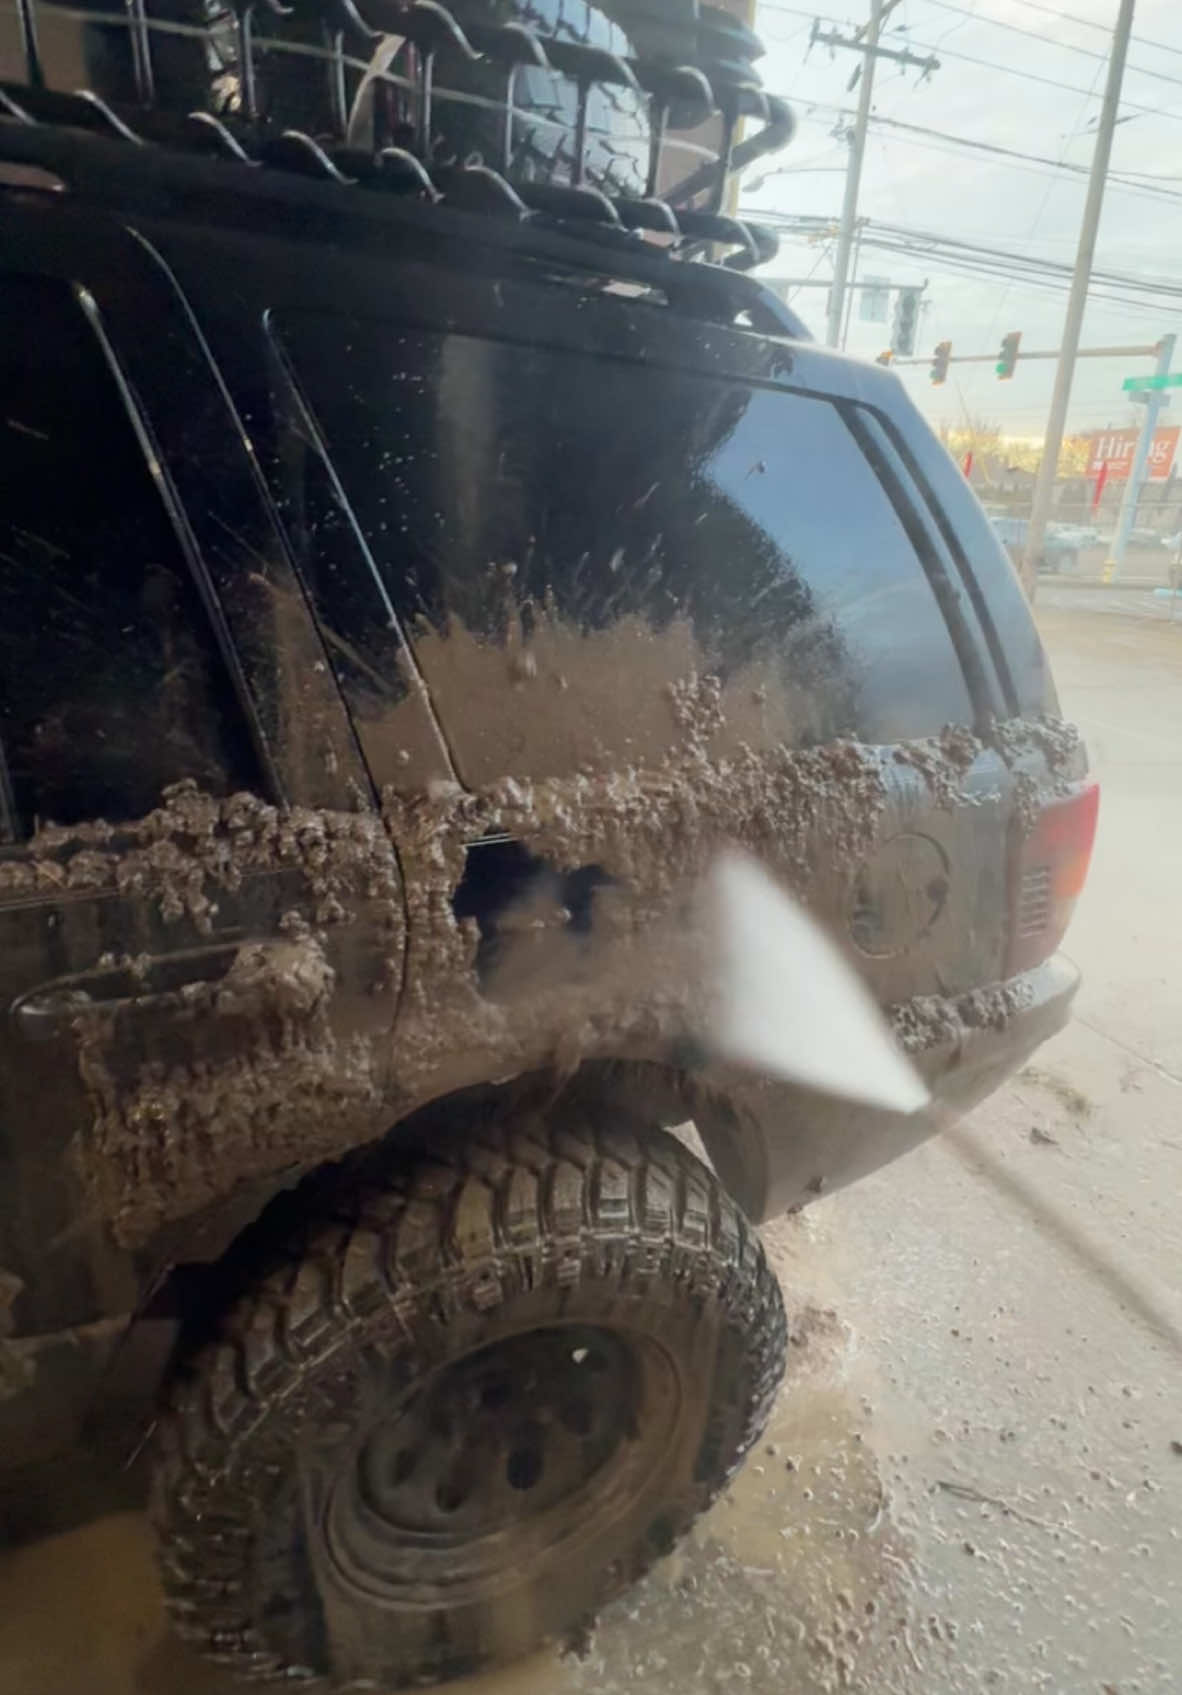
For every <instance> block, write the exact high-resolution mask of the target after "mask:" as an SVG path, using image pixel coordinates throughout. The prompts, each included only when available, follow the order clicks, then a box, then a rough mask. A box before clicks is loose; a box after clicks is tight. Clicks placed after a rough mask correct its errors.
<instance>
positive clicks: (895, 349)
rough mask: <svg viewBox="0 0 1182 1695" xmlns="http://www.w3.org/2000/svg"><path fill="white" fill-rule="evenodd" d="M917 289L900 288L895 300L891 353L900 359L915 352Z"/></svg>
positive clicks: (918, 292) (917, 314)
mask: <svg viewBox="0 0 1182 1695" xmlns="http://www.w3.org/2000/svg"><path fill="white" fill-rule="evenodd" d="M919 295H920V291H919V289H917V288H901V289H900V290H899V293H898V295H897V296H896V299H895V322H894V326H893V328H892V330H891V352H892V353H897V354H898V355H899V357H900V358H901V359H906V358H908V357H909V356H910V355H911V354H912V353H914V352H915V330H916V326H917V324H918V322H919Z"/></svg>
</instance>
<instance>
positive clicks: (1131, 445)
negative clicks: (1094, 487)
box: [1088, 424, 1180, 483]
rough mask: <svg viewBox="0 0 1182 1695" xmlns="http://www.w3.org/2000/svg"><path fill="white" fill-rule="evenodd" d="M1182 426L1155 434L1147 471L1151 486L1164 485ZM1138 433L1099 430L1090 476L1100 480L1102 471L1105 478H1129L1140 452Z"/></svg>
mask: <svg viewBox="0 0 1182 1695" xmlns="http://www.w3.org/2000/svg"><path fill="white" fill-rule="evenodd" d="M1179 429H1180V426H1179V425H1177V424H1174V425H1172V426H1171V427H1170V428H1169V429H1165V430H1154V432H1153V443H1152V445H1151V447H1150V449H1149V465H1148V468H1147V470H1146V475H1147V476H1148V478H1149V480H1150V482H1154V483H1164V482H1165V480H1166V478H1167V477H1168V476H1169V474H1170V467H1171V466H1172V465H1173V463H1174V454H1175V453H1176V452H1177V450H1178V435H1179ZM1138 433H1139V432H1138V431H1137V430H1097V431H1096V432H1095V434H1094V435H1093V436H1092V437H1091V438H1090V441H1089V448H1088V476H1089V477H1098V476H1099V474H1100V471H1101V470H1102V469H1103V471H1104V475H1105V477H1106V478H1117V479H1120V478H1125V479H1127V478H1128V475H1129V466H1130V465H1131V464H1132V463H1133V454H1134V453H1135V452H1136V450H1137V436H1138Z"/></svg>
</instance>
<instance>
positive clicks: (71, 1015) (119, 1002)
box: [12, 941, 242, 1042]
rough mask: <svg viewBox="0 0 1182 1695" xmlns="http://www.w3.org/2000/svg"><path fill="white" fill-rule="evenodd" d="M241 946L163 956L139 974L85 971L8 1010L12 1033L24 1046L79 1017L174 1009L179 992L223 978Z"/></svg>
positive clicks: (63, 1029)
mask: <svg viewBox="0 0 1182 1695" xmlns="http://www.w3.org/2000/svg"><path fill="white" fill-rule="evenodd" d="M241 946H242V943H241V942H239V941H235V942H230V943H222V944H219V945H218V946H217V947H213V948H197V949H194V950H193V951H192V952H185V953H177V954H165V955H163V956H160V957H157V958H156V959H154V960H152V961H151V962H150V964H149V965H148V967H147V970H146V971H145V972H143V974H142V975H139V976H135V977H133V976H132V974H131V972H130V971H129V970H128V969H126V968H116V969H115V970H111V969H103V970H99V971H92V972H84V973H81V974H80V975H79V976H77V977H74V978H66V979H65V980H61V979H59V980H58V981H57V982H56V983H48V984H44V985H42V987H40V988H38V989H33V990H30V991H29V992H28V993H27V994H24V995H22V996H21V997H20V999H19V1000H17V1001H15V1002H14V1003H13V1005H12V1016H13V1020H14V1022H15V1024H16V1027H17V1029H18V1030H19V1031H20V1033H21V1035H22V1036H23V1037H24V1038H25V1040H26V1041H30V1042H48V1041H51V1040H52V1039H53V1038H54V1037H55V1036H60V1035H62V1034H63V1033H64V1032H67V1031H68V1030H69V1029H70V1027H71V1026H72V1025H73V1022H74V1020H75V1019H76V1018H77V1017H78V1015H79V1013H82V1012H87V1011H99V1010H100V1009H102V1008H106V1009H107V1010H108V1011H111V1012H114V1011H116V1010H118V1009H119V1008H120V1007H130V1006H134V1007H137V1008H148V1007H177V1006H180V1005H181V1004H182V1003H183V1000H184V990H185V989H186V987H187V986H189V985H191V984H194V983H216V982H217V981H218V979H219V978H221V977H224V976H225V974H226V972H227V971H228V970H229V968H230V966H231V964H232V963H233V960H234V957H235V955H236V954H237V953H238V950H239V948H240V947H241Z"/></svg>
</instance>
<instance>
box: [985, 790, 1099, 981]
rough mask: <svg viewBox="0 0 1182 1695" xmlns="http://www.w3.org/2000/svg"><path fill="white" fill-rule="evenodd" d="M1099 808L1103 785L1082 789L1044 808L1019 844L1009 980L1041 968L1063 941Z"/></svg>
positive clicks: (1012, 884)
mask: <svg viewBox="0 0 1182 1695" xmlns="http://www.w3.org/2000/svg"><path fill="white" fill-rule="evenodd" d="M1099 807H1100V785H1099V783H1084V784H1081V786H1080V787H1079V788H1078V789H1076V790H1075V792H1074V793H1073V794H1070V795H1066V796H1065V797H1064V798H1063V799H1062V800H1053V801H1051V802H1050V804H1049V805H1047V806H1044V807H1043V809H1042V811H1041V812H1040V813H1039V815H1038V818H1037V821H1036V822H1035V824H1034V827H1033V829H1032V830H1030V831H1029V832H1028V833H1027V834H1026V835H1024V836H1023V837H1022V838H1021V839H1020V840H1019V841H1018V843H1017V847H1016V850H1015V853H1014V857H1013V861H1012V870H1011V878H1010V946H1009V953H1008V956H1007V959H1006V976H1007V977H1012V976H1013V975H1014V973H1015V972H1017V971H1028V970H1029V969H1030V967H1031V966H1032V965H1038V964H1040V963H1041V962H1042V961H1043V960H1044V959H1046V958H1047V956H1048V955H1049V954H1052V953H1054V951H1055V949H1056V948H1057V947H1058V945H1059V943H1060V942H1061V941H1062V939H1063V933H1064V931H1065V930H1066V929H1067V926H1068V924H1069V922H1070V920H1071V914H1072V911H1073V910H1074V907H1075V902H1076V898H1077V897H1078V895H1079V892H1080V890H1081V889H1082V888H1083V886H1084V881H1085V879H1086V877H1087V874H1088V864H1089V862H1090V860H1091V857H1092V843H1093V841H1094V840H1095V836H1096V815H1097V813H1098V811H1099Z"/></svg>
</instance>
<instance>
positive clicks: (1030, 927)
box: [1017, 865, 1051, 939]
mask: <svg viewBox="0 0 1182 1695" xmlns="http://www.w3.org/2000/svg"><path fill="white" fill-rule="evenodd" d="M1050 918H1051V868H1050V866H1049V865H1036V866H1034V868H1033V869H1032V870H1030V871H1027V872H1025V873H1024V874H1023V877H1022V887H1021V889H1020V890H1019V893H1018V922H1017V932H1018V935H1019V936H1020V937H1022V938H1023V939H1025V938H1027V937H1030V936H1039V935H1041V934H1042V932H1043V931H1044V930H1045V929H1046V927H1047V925H1048V923H1049V922H1050Z"/></svg>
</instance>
